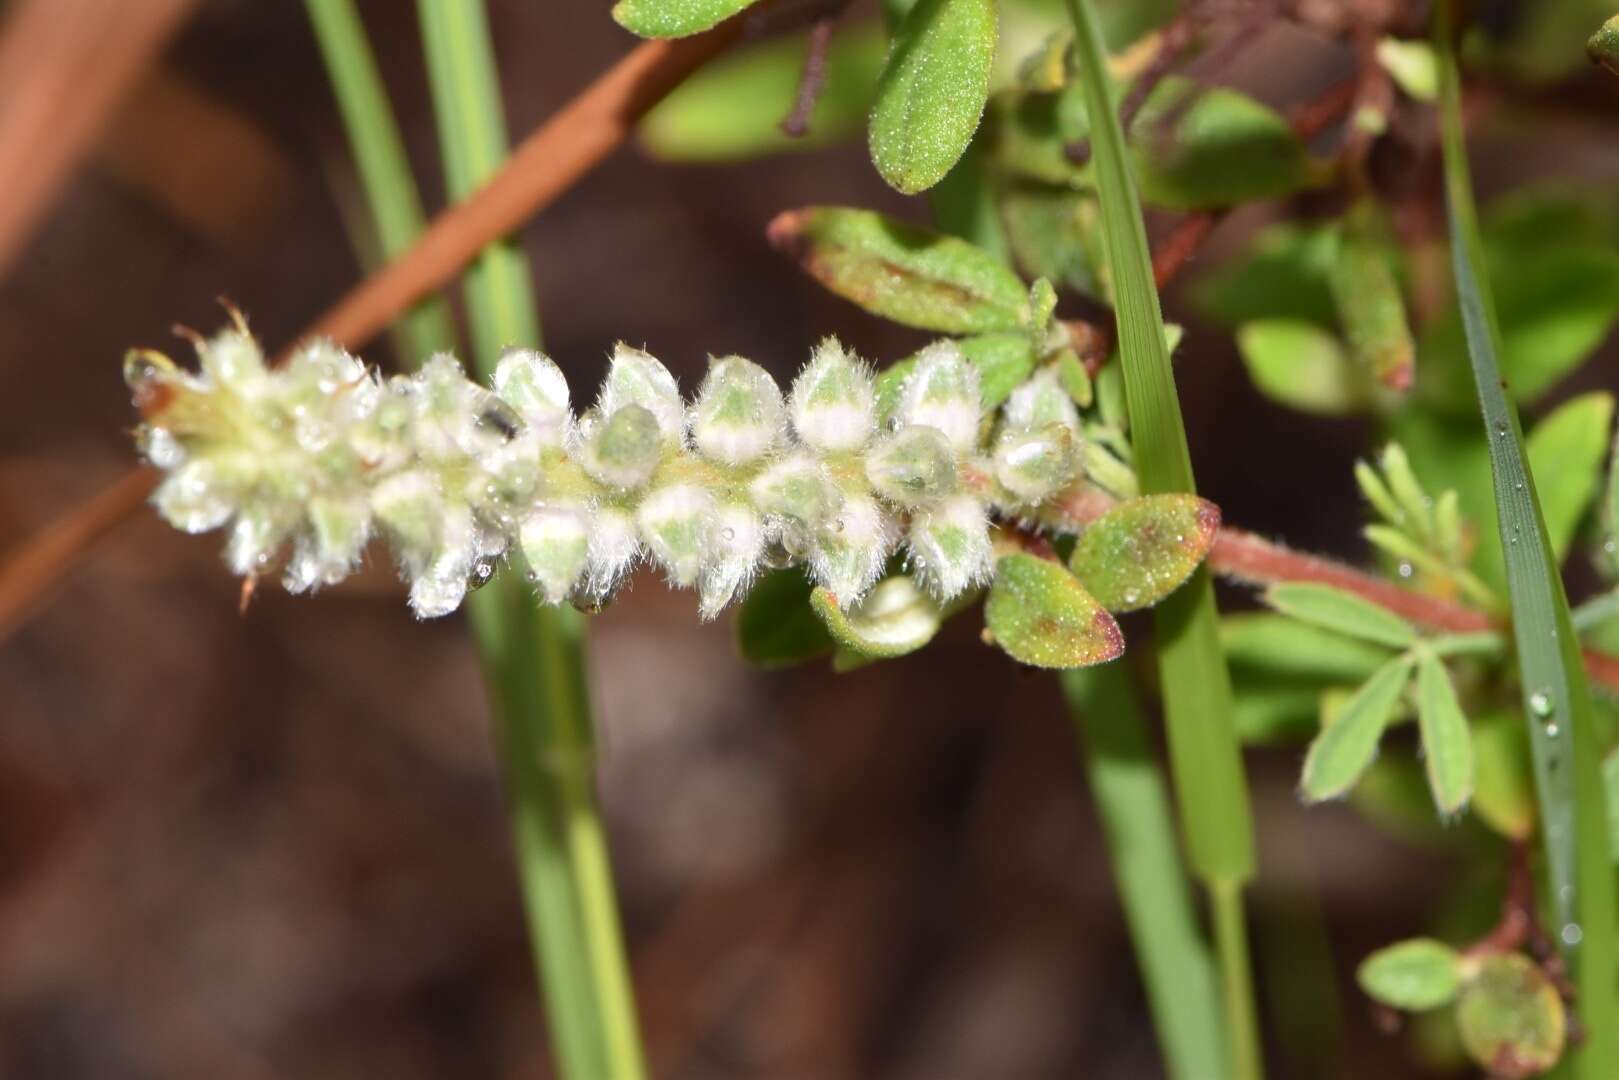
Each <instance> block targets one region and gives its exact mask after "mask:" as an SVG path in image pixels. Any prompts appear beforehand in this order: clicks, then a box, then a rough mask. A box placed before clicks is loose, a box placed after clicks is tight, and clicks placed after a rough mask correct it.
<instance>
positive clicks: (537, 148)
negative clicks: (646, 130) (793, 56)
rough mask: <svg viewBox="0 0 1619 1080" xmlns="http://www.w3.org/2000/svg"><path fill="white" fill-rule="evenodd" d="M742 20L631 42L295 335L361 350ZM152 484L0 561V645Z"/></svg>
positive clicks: (104, 500) (135, 475)
mask: <svg viewBox="0 0 1619 1080" xmlns="http://www.w3.org/2000/svg"><path fill="white" fill-rule="evenodd" d="M741 29H742V27H741V25H740V23H739V21H738V20H735V19H733V20H730V21H728V22H725V23H721V24H720V25H719V26H718V27H717V28H715V29H714V30H712V31H709V32H708V33H706V34H702V35H699V36H697V37H690V38H683V39H681V40H678V41H654V42H647V43H646V44H643V45H639V46H637V47H636V48H635V49H634V50H633V51H632V52H631V53H630V54H629V55H628V56H626V57H625V58H624V59H622V60H620V61H619V62H618V63H617V64H615V65H613V67H611V68H609V69H608V70H607V71H606V72H605V73H604V74H603V75H602V76H601V77H600V78H599V79H597V80H596V81H595V82H594V83H592V84H591V85H590V86H589V87H587V88H586V89H585V90H584V91H583V92H582V93H581V94H580V95H579V96H578V97H576V98H574V99H573V100H572V101H571V102H569V103H568V104H567V105H565V106H564V107H563V108H562V110H561V111H559V112H558V113H557V114H556V115H555V116H553V117H552V118H551V119H550V120H549V121H547V122H546V123H545V124H544V125H543V126H542V127H540V128H539V130H537V131H535V132H534V133H533V134H532V135H530V136H529V137H528V138H527V139H525V140H524V141H523V142H522V144H521V145H520V146H519V147H518V149H517V151H516V153H514V154H513V155H512V157H511V158H510V159H509V161H508V162H507V164H506V165H505V166H504V167H503V168H502V169H501V170H500V172H498V173H496V174H495V175H494V176H493V177H491V178H490V180H489V182H488V183H487V184H485V185H484V186H483V187H482V188H480V189H479V190H478V191H477V192H476V193H475V194H474V195H473V196H472V197H471V198H469V199H467V200H466V201H464V202H462V203H458V204H456V205H455V206H452V207H450V208H448V209H447V210H445V211H444V212H443V213H441V214H439V216H438V217H436V218H434V219H433V221H432V222H431V223H430V224H429V226H428V228H427V230H426V231H425V232H424V233H423V234H422V236H421V239H420V240H418V241H417V242H416V244H415V245H414V246H413V247H411V248H410V250H408V251H407V252H405V253H404V254H403V255H402V256H400V258H399V259H397V260H396V261H394V262H392V263H390V264H389V265H387V266H385V267H383V268H382V269H381V270H378V271H377V272H376V273H375V274H373V275H371V276H370V277H368V278H366V279H365V280H364V281H362V282H360V284H359V285H358V286H356V287H355V288H354V289H353V290H352V291H350V292H349V293H348V295H347V296H345V297H344V298H343V299H342V300H340V301H339V302H338V303H337V304H336V305H335V306H334V307H332V308H331V309H330V310H328V311H327V312H326V313H325V314H324V315H322V316H321V317H320V319H319V320H317V321H316V322H315V324H314V325H313V326H311V327H310V328H309V329H308V330H307V331H305V332H304V333H303V334H302V335H300V340H301V339H305V338H311V337H329V338H331V339H332V340H334V341H336V342H339V343H340V344H343V345H346V346H349V347H351V348H354V347H358V346H359V345H361V344H363V343H364V342H365V341H367V340H368V339H370V338H371V337H372V336H374V335H375V334H377V333H378V332H379V331H381V330H382V329H383V328H384V327H386V326H387V325H388V324H389V323H391V322H392V321H393V320H394V319H396V318H398V317H399V316H400V315H401V314H402V313H403V312H404V311H406V310H407V309H408V308H409V307H410V306H411V305H412V304H414V303H415V302H416V301H417V300H419V299H421V298H422V297H424V296H426V295H427V294H428V293H430V292H432V291H434V290H435V289H438V288H440V287H441V286H443V285H445V284H447V283H448V282H450V281H451V280H453V279H454V278H455V276H456V275H457V274H459V273H460V272H461V271H462V270H463V269H464V268H465V267H466V265H467V263H468V262H470V261H471V260H472V259H473V258H475V257H476V256H477V254H478V252H479V251H481V250H482V249H483V247H484V246H485V245H486V244H488V243H489V242H490V241H492V240H494V239H496V238H498V237H501V236H504V235H506V234H507V233H509V232H511V231H512V230H513V229H516V228H517V227H518V226H519V225H521V224H522V223H523V222H524V221H525V220H527V219H528V218H529V217H531V216H533V215H534V214H535V213H537V212H538V211H540V210H542V209H544V208H545V207H546V206H547V205H549V204H550V203H551V202H553V201H554V200H555V199H556V198H557V197H558V196H560V195H561V194H562V193H563V192H565V191H567V190H568V188H569V187H571V186H572V185H574V184H576V183H577V182H578V181H579V180H580V179H581V178H582V177H583V176H584V175H585V174H586V173H587V172H589V171H590V170H591V169H592V168H594V167H595V166H596V165H598V164H600V163H601V161H602V160H603V159H604V158H606V157H607V155H608V154H610V153H611V152H612V151H613V149H614V148H615V147H617V146H618V145H619V144H620V143H622V142H623V141H624V140H625V139H626V138H627V137H628V136H629V134H630V132H631V131H632V130H633V129H634V127H635V124H636V122H637V121H639V120H640V118H641V117H642V116H644V115H645V114H646V112H647V111H648V110H649V109H651V108H652V106H653V105H655V104H657V102H658V101H660V100H661V99H662V98H663V97H664V96H665V95H667V94H668V93H669V91H671V90H673V89H674V88H675V86H677V85H678V84H679V83H680V82H681V80H683V79H685V78H686V76H688V75H690V74H691V73H692V72H693V71H696V70H697V69H698V68H699V67H701V66H702V65H703V64H705V63H706V62H707V61H708V60H710V59H711V58H712V57H714V56H715V55H717V54H718V53H719V52H720V51H721V50H722V49H724V48H725V47H726V46H728V45H729V44H730V43H731V42H732V41H733V40H734V39H735V38H736V36H737V35H738V34H739V33H740V32H741ZM156 483H157V476H156V474H154V473H153V472H152V471H151V470H149V469H134V470H131V471H130V472H129V473H126V474H125V475H124V476H122V477H120V478H119V479H118V480H116V481H114V482H113V483H112V484H110V485H109V486H108V487H106V488H104V489H103V490H101V491H100V492H98V493H97V494H95V495H93V496H91V498H90V499H89V500H87V501H86V502H84V503H82V504H80V505H79V506H76V507H74V508H73V509H71V510H68V511H67V512H65V513H63V514H61V515H59V516H58V517H57V518H56V519H54V520H53V521H52V522H51V523H50V524H49V525H47V526H46V527H45V528H43V529H42V530H40V531H39V532H37V533H35V534H34V535H33V536H30V537H28V538H27V539H25V540H24V541H22V543H21V544H19V545H18V546H17V547H15V548H14V549H13V550H11V551H10V552H8V553H7V554H6V555H5V556H4V558H0V643H4V642H5V641H6V640H7V639H8V638H9V637H10V635H11V634H12V633H13V632H14V631H16V630H17V628H18V627H19V626H21V625H22V623H23V622H24V621H25V620H26V618H27V617H28V615H29V614H30V613H31V612H32V611H33V610H34V609H35V608H36V607H37V605H38V604H39V602H40V601H41V600H42V599H43V598H44V597H45V596H46V595H47V594H48V593H49V592H50V591H51V590H52V589H53V588H54V587H55V586H56V585H57V583H58V582H60V581H61V580H62V578H63V577H64V576H66V575H67V573H68V572H69V571H71V570H72V569H73V568H74V567H75V566H76V565H77V564H78V563H79V562H80V561H81V560H82V559H83V558H84V556H85V555H86V554H87V553H88V552H89V551H90V550H91V549H92V548H93V547H94V546H95V545H96V544H97V543H98V542H100V541H101V540H102V539H103V538H105V537H106V536H108V535H109V534H110V533H111V532H112V531H113V530H114V529H115V528H116V526H117V525H118V524H119V523H120V522H122V521H124V520H126V519H128V517H129V516H130V515H131V514H133V513H134V512H135V510H137V509H138V508H139V507H140V506H141V505H142V503H143V502H144V501H145V500H146V497H147V496H148V495H149V494H151V491H152V488H153V487H154V486H155V484H156Z"/></svg>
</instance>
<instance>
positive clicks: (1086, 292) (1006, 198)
mask: <svg viewBox="0 0 1619 1080" xmlns="http://www.w3.org/2000/svg"><path fill="white" fill-rule="evenodd" d="M1000 210H1001V218H1002V219H1003V220H1004V221H1005V223H1006V238H1007V240H1008V241H1009V242H1010V243H1011V245H1012V254H1013V256H1014V257H1015V258H1016V259H1017V263H1018V266H1019V267H1021V268H1022V269H1023V272H1024V273H1025V274H1027V275H1028V276H1029V277H1045V278H1050V279H1051V280H1052V281H1055V282H1058V283H1060V284H1062V285H1064V286H1066V287H1067V288H1068V289H1070V290H1072V291H1073V292H1076V293H1079V294H1080V295H1082V296H1090V297H1096V298H1100V297H1101V295H1102V286H1101V282H1100V279H1099V278H1098V275H1097V270H1096V268H1097V267H1098V266H1099V265H1101V263H1102V261H1103V254H1102V250H1101V246H1102V245H1101V237H1100V236H1099V235H1098V233H1097V229H1096V219H1097V214H1098V210H1097V206H1096V196H1095V195H1093V194H1091V193H1090V192H1085V191H1071V190H1069V189H1067V188H1062V187H1048V186H1045V185H1038V184H1030V183H1023V184H1016V185H1013V186H1011V187H1010V188H1009V189H1008V190H1007V191H1005V192H1004V193H1003V194H1002V196H1001V200H1000Z"/></svg>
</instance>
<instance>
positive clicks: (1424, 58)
mask: <svg viewBox="0 0 1619 1080" xmlns="http://www.w3.org/2000/svg"><path fill="white" fill-rule="evenodd" d="M1377 62H1378V63H1379V64H1382V65H1383V70H1384V71H1387V72H1388V73H1389V75H1390V76H1392V77H1393V79H1394V81H1395V82H1396V83H1397V84H1399V87H1400V89H1401V90H1404V91H1405V92H1406V93H1407V94H1408V95H1410V96H1411V97H1413V98H1416V99H1417V100H1418V101H1432V100H1433V99H1434V98H1436V97H1438V96H1439V66H1438V64H1437V63H1436V61H1435V60H1434V54H1433V47H1432V46H1430V45H1429V44H1428V43H1427V42H1426V41H1406V40H1404V39H1401V38H1394V37H1386V38H1384V39H1383V40H1381V41H1379V42H1378V43H1377Z"/></svg>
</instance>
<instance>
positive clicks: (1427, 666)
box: [1417, 649, 1473, 815]
mask: <svg viewBox="0 0 1619 1080" xmlns="http://www.w3.org/2000/svg"><path fill="white" fill-rule="evenodd" d="M1417 726H1418V727H1419V728H1420V729H1421V732H1422V756H1423V762H1424V764H1425V765H1426V766H1427V769H1428V786H1429V787H1430V788H1431V789H1432V790H1433V799H1434V804H1435V805H1436V806H1438V807H1439V812H1440V813H1441V814H1445V815H1449V814H1456V813H1459V812H1460V811H1461V809H1462V807H1464V806H1466V805H1467V800H1468V799H1469V798H1470V797H1471V796H1472V794H1473V734H1472V732H1471V731H1469V730H1468V727H1467V715H1466V714H1465V713H1463V712H1462V706H1461V702H1459V701H1457V700H1456V688H1455V687H1454V686H1452V685H1451V682H1450V672H1448V671H1447V670H1445V665H1444V662H1443V661H1441V660H1440V659H1439V657H1437V656H1435V655H1434V654H1433V653H1431V652H1429V651H1427V650H1426V649H1424V650H1423V651H1422V655H1421V658H1420V659H1419V660H1418V661H1417Z"/></svg>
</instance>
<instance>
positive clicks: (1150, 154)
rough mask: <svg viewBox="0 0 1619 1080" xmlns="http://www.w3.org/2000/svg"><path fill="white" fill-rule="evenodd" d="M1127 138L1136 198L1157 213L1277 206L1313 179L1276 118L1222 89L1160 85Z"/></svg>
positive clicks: (1171, 81)
mask: <svg viewBox="0 0 1619 1080" xmlns="http://www.w3.org/2000/svg"><path fill="white" fill-rule="evenodd" d="M1189 96H1191V102H1190V104H1188V103H1187V99H1188V97H1189ZM1130 135H1131V140H1130V141H1131V145H1132V149H1133V150H1134V151H1135V157H1136V161H1137V166H1138V168H1139V175H1140V177H1141V198H1142V200H1143V201H1144V202H1148V203H1152V204H1153V205H1156V206H1162V207H1167V208H1169V209H1173V210H1207V209H1212V208H1214V207H1221V206H1235V205H1237V204H1238V203H1245V202H1254V201H1257V200H1260V199H1275V198H1279V197H1281V196H1283V195H1286V194H1289V193H1290V192H1293V191H1296V190H1298V189H1299V188H1301V187H1304V186H1305V185H1306V184H1308V183H1309V181H1310V179H1311V178H1310V168H1309V157H1308V155H1307V154H1306V153H1305V150H1304V144H1303V143H1301V142H1300V141H1299V139H1298V137H1297V136H1296V135H1294V134H1293V129H1292V128H1290V127H1289V126H1288V123H1287V121H1286V120H1285V119H1283V117H1282V115H1281V114H1280V113H1278V112H1277V111H1276V110H1275V109H1272V108H1271V107H1270V106H1268V105H1265V104H1262V103H1261V102H1258V101H1256V100H1254V99H1253V98H1251V97H1249V96H1248V95H1246V94H1243V93H1240V92H1238V91H1236V90H1231V89H1227V88H1225V87H1215V88H1213V89H1204V88H1201V87H1198V86H1197V85H1196V84H1194V83H1192V82H1190V81H1188V80H1186V79H1184V78H1181V77H1178V76H1170V77H1169V78H1166V79H1164V80H1163V81H1162V82H1160V83H1159V84H1158V86H1157V87H1156V88H1154V90H1153V91H1152V93H1151V94H1150V95H1148V97H1147V100H1146V102H1145V103H1144V104H1143V105H1142V107H1141V111H1140V112H1138V113H1137V114H1136V119H1135V122H1134V123H1133V124H1132V125H1131V131H1130Z"/></svg>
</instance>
